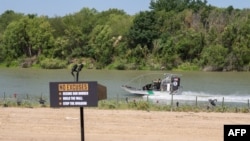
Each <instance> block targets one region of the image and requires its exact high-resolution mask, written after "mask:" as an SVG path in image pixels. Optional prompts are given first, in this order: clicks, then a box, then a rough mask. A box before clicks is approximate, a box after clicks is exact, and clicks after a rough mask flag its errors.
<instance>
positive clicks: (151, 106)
mask: <svg viewBox="0 0 250 141" xmlns="http://www.w3.org/2000/svg"><path fill="white" fill-rule="evenodd" d="M0 106H2V107H22V108H38V107H50V105H49V103H48V102H45V104H40V103H39V101H34V100H27V99H26V100H22V101H21V102H18V101H17V100H15V99H6V100H0ZM96 108H98V109H106V110H113V109H116V110H141V111H166V112H168V111H173V112H220V113H250V107H248V105H245V106H238V107H235V106H221V105H218V106H215V107H211V106H209V108H208V105H202V104H201V105H195V104H194V105H190V104H182V105H180V106H178V107H177V106H176V105H174V104H173V105H170V104H168V105H166V104H160V103H152V102H150V101H144V100H136V101H135V100H133V101H119V100H101V101H99V102H98V107H96Z"/></svg>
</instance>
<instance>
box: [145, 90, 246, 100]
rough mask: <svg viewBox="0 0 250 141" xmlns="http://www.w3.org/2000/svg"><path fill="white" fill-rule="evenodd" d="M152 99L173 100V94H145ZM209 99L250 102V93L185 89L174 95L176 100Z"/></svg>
mask: <svg viewBox="0 0 250 141" xmlns="http://www.w3.org/2000/svg"><path fill="white" fill-rule="evenodd" d="M144 98H149V99H152V100H166V101H168V100H171V99H172V96H171V95H150V96H144ZM209 99H212V100H214V99H216V100H217V102H222V101H223V102H235V103H248V102H249V100H250V94H237V93H232V94H228V95H225V94H224V95H223V94H212V93H206V92H193V91H183V92H182V94H181V95H173V100H174V101H178V100H180V101H196V100H197V101H208V100H209Z"/></svg>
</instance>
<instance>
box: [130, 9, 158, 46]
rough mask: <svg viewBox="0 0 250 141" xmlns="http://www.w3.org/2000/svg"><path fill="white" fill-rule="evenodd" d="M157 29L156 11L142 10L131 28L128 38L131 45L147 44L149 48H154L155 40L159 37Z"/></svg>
mask: <svg viewBox="0 0 250 141" xmlns="http://www.w3.org/2000/svg"><path fill="white" fill-rule="evenodd" d="M158 36H159V32H158V30H157V29H156V17H155V13H154V12H149V11H146V12H140V13H139V14H138V15H137V16H136V17H135V19H134V21H133V25H132V27H131V28H130V29H129V33H128V40H129V43H130V45H131V47H136V46H137V45H138V44H139V45H140V46H142V47H143V46H146V47H147V48H148V49H149V50H152V48H153V40H154V39H156V38H158Z"/></svg>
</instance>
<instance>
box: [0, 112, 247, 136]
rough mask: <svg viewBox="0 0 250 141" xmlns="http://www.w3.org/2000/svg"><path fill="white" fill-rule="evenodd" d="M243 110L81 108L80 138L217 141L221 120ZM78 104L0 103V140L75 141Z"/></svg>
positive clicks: (234, 119)
mask: <svg viewBox="0 0 250 141" xmlns="http://www.w3.org/2000/svg"><path fill="white" fill-rule="evenodd" d="M249 123H250V114H249V113H248V114H245V113H193V112H156V111H150V112H147V111H134V110H100V109H96V108H84V139H85V141H166V140H171V141H223V125H224V124H249ZM80 129H81V128H80V108H10V107H8V108H3V107H0V140H1V141H80V140H81V132H80Z"/></svg>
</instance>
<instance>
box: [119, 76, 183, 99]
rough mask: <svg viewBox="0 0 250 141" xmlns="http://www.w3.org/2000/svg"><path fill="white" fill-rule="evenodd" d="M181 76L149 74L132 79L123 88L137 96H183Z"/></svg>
mask: <svg viewBox="0 0 250 141" xmlns="http://www.w3.org/2000/svg"><path fill="white" fill-rule="evenodd" d="M180 77H181V75H180V74H172V73H163V74H162V73H148V74H143V75H140V76H137V77H135V78H133V79H131V80H130V81H129V82H127V83H126V84H124V85H122V86H121V88H122V89H123V90H125V91H126V92H128V93H129V94H136V95H142V96H145V95H155V96H157V95H160V96H163V95H169V96H171V95H181V94H182V89H183V87H182V86H181V83H180V82H181V78H180Z"/></svg>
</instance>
